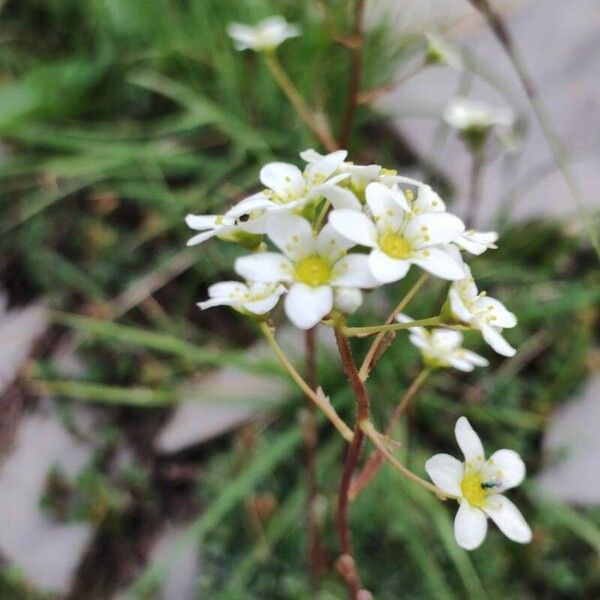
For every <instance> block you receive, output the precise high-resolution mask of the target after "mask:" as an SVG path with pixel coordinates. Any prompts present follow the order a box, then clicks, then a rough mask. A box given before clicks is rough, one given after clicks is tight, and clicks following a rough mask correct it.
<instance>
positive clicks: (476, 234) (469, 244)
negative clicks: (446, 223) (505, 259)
mask: <svg viewBox="0 0 600 600" xmlns="http://www.w3.org/2000/svg"><path fill="white" fill-rule="evenodd" d="M497 241H498V234H497V233H496V232H495V231H475V230H474V229H468V230H467V231H465V232H464V233H463V234H462V235H461V236H460V237H458V238H456V239H455V240H454V243H455V244H456V245H457V246H459V247H460V248H462V249H463V250H466V251H467V252H470V253H471V254H475V255H476V256H479V255H480V254H483V253H484V252H485V251H486V250H489V249H490V248H492V249H494V250H495V249H496V248H498V246H496V242H497Z"/></svg>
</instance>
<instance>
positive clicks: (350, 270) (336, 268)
mask: <svg viewBox="0 0 600 600" xmlns="http://www.w3.org/2000/svg"><path fill="white" fill-rule="evenodd" d="M331 274H332V279H331V285H333V286H335V287H357V288H374V287H377V286H378V285H380V282H379V281H378V280H377V279H375V277H373V274H372V273H371V269H370V268H369V257H368V256H367V255H366V254H347V255H346V256H344V257H343V258H340V260H338V261H337V262H336V263H335V265H333V269H332V273H331Z"/></svg>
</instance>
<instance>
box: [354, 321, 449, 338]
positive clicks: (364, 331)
mask: <svg viewBox="0 0 600 600" xmlns="http://www.w3.org/2000/svg"><path fill="white" fill-rule="evenodd" d="M441 322H442V321H441V319H440V317H429V318H427V319H419V320H416V321H410V322H409V323H389V324H386V325H371V326H369V327H345V326H344V327H342V333H343V334H344V335H345V336H346V337H367V336H369V335H374V334H376V333H382V332H383V333H388V332H390V331H399V330H401V329H410V328H411V327H428V326H430V325H440V324H441ZM444 326H446V325H444Z"/></svg>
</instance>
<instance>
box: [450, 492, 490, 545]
mask: <svg viewBox="0 0 600 600" xmlns="http://www.w3.org/2000/svg"><path fill="white" fill-rule="evenodd" d="M486 533H487V517H486V516H485V513H484V512H483V511H482V510H481V509H479V508H476V507H475V506H471V505H470V504H469V503H468V502H467V501H466V500H463V501H462V502H461V503H460V506H459V507H458V512H457V513H456V517H455V519H454V537H455V538H456V543H457V544H458V545H459V546H460V547H461V548H464V549H465V550H475V548H478V547H479V546H481V544H482V543H483V540H484V539H485V534H486Z"/></svg>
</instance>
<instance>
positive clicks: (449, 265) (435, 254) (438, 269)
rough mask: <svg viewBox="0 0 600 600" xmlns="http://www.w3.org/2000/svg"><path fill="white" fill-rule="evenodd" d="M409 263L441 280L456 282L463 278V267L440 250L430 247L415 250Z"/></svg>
mask: <svg viewBox="0 0 600 600" xmlns="http://www.w3.org/2000/svg"><path fill="white" fill-rule="evenodd" d="M410 262H412V263H413V264H415V265H418V266H419V267H421V268H422V269H425V271H429V273H431V274H432V275H435V276H436V277H441V278H442V279H449V280H450V281H456V280H459V279H463V278H464V276H465V271H464V268H463V265H462V264H460V263H458V262H457V261H456V259H455V258H454V257H452V256H451V255H450V254H449V253H448V252H446V251H445V250H442V248H435V247H432V248H424V249H423V250H416V251H415V252H413V255H412V257H411V258H410Z"/></svg>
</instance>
